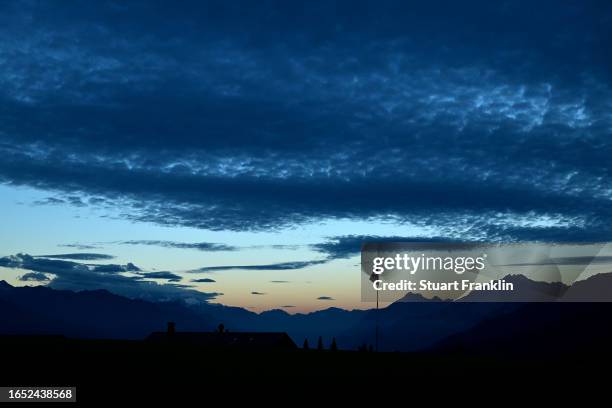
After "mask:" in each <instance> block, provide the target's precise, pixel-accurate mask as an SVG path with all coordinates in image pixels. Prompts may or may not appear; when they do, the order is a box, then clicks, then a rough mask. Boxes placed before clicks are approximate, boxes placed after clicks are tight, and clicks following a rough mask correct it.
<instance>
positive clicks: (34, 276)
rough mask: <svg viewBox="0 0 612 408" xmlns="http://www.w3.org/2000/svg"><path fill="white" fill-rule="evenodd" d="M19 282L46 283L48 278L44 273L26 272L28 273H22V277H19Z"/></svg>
mask: <svg viewBox="0 0 612 408" xmlns="http://www.w3.org/2000/svg"><path fill="white" fill-rule="evenodd" d="M19 280H20V281H23V282H30V281H36V282H44V281H48V280H49V277H48V276H47V275H45V274H44V273H40V272H28V273H24V274H23V275H21V276H20V277H19Z"/></svg>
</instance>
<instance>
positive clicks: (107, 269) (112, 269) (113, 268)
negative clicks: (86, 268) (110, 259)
mask: <svg viewBox="0 0 612 408" xmlns="http://www.w3.org/2000/svg"><path fill="white" fill-rule="evenodd" d="M92 267H93V271H94V272H102V273H119V272H138V271H140V268H139V267H137V266H136V265H134V264H133V263H131V262H128V263H127V264H126V265H116V264H107V265H92Z"/></svg>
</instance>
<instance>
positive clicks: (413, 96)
mask: <svg viewBox="0 0 612 408" xmlns="http://www.w3.org/2000/svg"><path fill="white" fill-rule="evenodd" d="M611 31H612V5H610V3H609V2H606V1H602V2H597V1H537V2H533V1H530V2H526V1H525V2H524V1H512V2H505V1H504V2H490V1H466V2H453V1H446V2H441V1H428V2H388V1H377V2H355V1H350V2H348V1H347V2H308V4H298V3H293V2H285V1H265V2H232V3H231V4H229V3H228V2H216V1H215V2H211V1H209V2H201V1H199V2H180V3H177V2H166V1H133V2H115V1H100V2H93V3H92V2H84V1H82V2H78V1H62V2H54V1H48V2H38V1H22V2H2V4H0V33H1V36H0V74H1V75H0V154H1V160H0V206H1V207H0V208H1V211H0V222H1V225H2V228H1V229H0V274H1V276H0V278H1V279H5V280H7V281H9V282H10V283H12V284H46V285H50V286H52V287H56V288H66V289H91V288H106V289H109V290H111V291H114V292H116V293H120V294H124V295H127V296H132V297H143V298H150V299H172V298H183V299H187V300H189V301H213V302H220V303H223V304H229V305H237V306H242V307H247V308H251V310H256V311H260V310H266V309H271V308H283V309H285V310H287V311H289V312H293V311H307V310H315V309H320V308H324V307H329V306H338V307H345V308H355V307H368V306H369V305H366V304H362V303H360V301H359V297H360V292H359V283H360V281H359V267H358V266H357V265H358V263H359V257H358V251H359V247H360V242H362V241H363V240H364V239H368V238H372V237H381V238H383V237H384V239H388V240H393V239H405V240H444V239H461V240H486V241H512V242H514V241H526V240H544V241H564V242H567V241H580V242H582V241H604V240H610V239H611V238H612V182H611V178H610V175H611V172H612V162H611V160H610V157H612V87H611V79H612V57H611V55H612V53H611V52H610V49H612V32H611ZM41 255H47V256H46V257H43V256H41ZM49 255H52V256H53V257H49ZM54 255H61V256H60V257H57V256H54Z"/></svg>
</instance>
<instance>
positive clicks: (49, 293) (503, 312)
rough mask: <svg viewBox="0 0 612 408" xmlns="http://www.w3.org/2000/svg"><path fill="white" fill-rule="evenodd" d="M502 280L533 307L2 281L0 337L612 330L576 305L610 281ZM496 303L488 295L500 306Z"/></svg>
mask: <svg viewBox="0 0 612 408" xmlns="http://www.w3.org/2000/svg"><path fill="white" fill-rule="evenodd" d="M505 279H506V280H507V281H509V282H512V283H514V284H515V289H516V294H517V298H513V300H515V299H520V300H532V301H534V302H535V303H523V302H488V301H487V300H492V298H487V297H486V296H487V293H488V292H473V293H472V294H470V295H468V296H466V297H465V298H463V299H461V300H460V301H454V302H453V301H441V300H439V299H438V300H435V299H434V300H427V301H418V300H421V299H420V297H419V296H420V295H414V294H410V295H407V296H406V297H404V298H403V299H402V300H401V301H398V302H395V303H393V304H391V305H389V306H388V307H386V308H381V309H380V310H378V311H377V310H373V309H370V310H352V311H348V310H344V309H339V308H333V307H332V308H328V309H324V310H320V311H315V312H311V313H297V314H293V315H291V314H288V313H286V312H285V311H282V310H270V311H266V312H263V313H260V314H257V313H253V312H251V311H248V310H245V309H242V308H239V307H229V306H223V305H218V304H208V303H203V304H199V305H188V304H185V303H180V302H157V303H153V302H149V301H143V300H134V299H128V298H125V297H122V296H118V295H115V294H112V293H110V292H108V291H106V290H94V291H80V292H72V291H66V290H55V289H51V288H48V287H44V286H37V287H12V286H11V285H9V284H8V283H6V282H4V281H0V334H39V335H43V334H46V335H64V336H67V337H75V338H125V339H143V338H145V337H146V336H148V335H149V334H150V333H152V332H154V331H159V330H161V329H163V328H164V327H165V326H166V323H167V322H168V321H173V322H176V324H177V326H178V327H180V328H181V330H185V331H211V330H213V329H214V328H215V327H217V325H218V324H219V323H224V324H225V326H226V327H227V328H229V329H230V330H232V331H244V332H286V333H288V334H289V336H290V337H291V338H292V339H293V341H294V342H295V343H297V344H302V343H303V342H304V340H305V339H308V342H309V343H310V344H316V342H317V340H318V338H319V336H321V337H323V339H325V340H326V341H331V339H332V338H336V340H337V344H338V346H339V348H341V349H356V348H358V347H359V346H361V345H362V344H374V343H375V341H376V336H375V327H376V326H377V325H378V328H379V330H378V332H379V349H380V350H382V351H422V350H429V349H432V348H436V349H438V348H441V349H452V348H453V347H455V348H456V347H463V346H462V344H468V343H469V344H470V345H471V348H477V346H476V345H477V344H487V342H488V341H489V340H490V341H492V342H493V343H494V342H499V343H500V344H501V343H503V342H505V341H506V340H507V339H517V338H520V336H526V338H529V336H530V335H535V334H534V333H536V331H538V330H540V329H539V328H542V327H549V328H551V330H553V328H554V327H557V328H559V327H563V324H569V326H567V327H568V329H567V330H574V329H572V327H574V328H575V327H579V326H580V327H585V330H587V329H588V330H587V331H586V334H589V333H600V332H601V330H599V329H598V328H597V324H598V322H599V324H605V325H607V326H610V327H612V325H609V324H608V319H609V317H608V316H609V313H608V312H609V311H612V310H610V305H612V303H610V304H601V303H600V304H594V306H592V305H586V306H585V305H581V304H580V303H576V302H578V301H580V300H581V299H582V300H584V299H589V298H591V297H592V296H594V299H596V300H605V299H608V297H607V295H608V294H609V291H610V290H609V288H610V287H611V286H612V285H611V283H612V273H607V274H600V275H596V276H593V277H591V278H589V279H586V280H584V281H579V282H576V283H574V285H573V286H571V287H569V288H568V287H567V286H566V285H563V284H560V283H546V282H535V281H532V280H530V279H528V278H526V277H524V276H517V275H514V276H508V277H506V278H505ZM498 295H499V293H489V296H495V297H496V298H495V299H497V296H498ZM555 296H560V297H559V299H558V301H556V302H549V303H546V302H541V300H543V299H554V298H555ZM503 299H509V298H503ZM468 300H472V301H468ZM602 311H605V313H604V312H602ZM589 313H591V315H588V314H589ZM577 316H579V318H580V319H579V320H577V319H578V317H577ZM555 322H557V323H555ZM559 322H566V323H563V324H561V323H559ZM555 324H556V325H557V326H555ZM560 324H561V326H559V325H560ZM551 325H552V326H551ZM572 325H573V326H572ZM589 325H593V327H592V328H591V327H590V326H589ZM532 329H533V330H532ZM540 331H541V330H540ZM530 333H531V334H530ZM538 336H539V334H538ZM487 339H489V340H487ZM517 344H520V341H517ZM483 347H484V346H483ZM517 347H518V346H517Z"/></svg>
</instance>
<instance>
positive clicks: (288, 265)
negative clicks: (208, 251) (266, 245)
mask: <svg viewBox="0 0 612 408" xmlns="http://www.w3.org/2000/svg"><path fill="white" fill-rule="evenodd" d="M328 261H329V260H328V259H320V260H314V261H294V262H279V263H274V264H262V265H219V266H204V267H202V268H199V269H196V270H193V271H190V272H192V273H197V272H220V271H230V270H243V271H287V270H295V269H304V268H307V267H309V266H314V265H321V264H324V263H326V262H328Z"/></svg>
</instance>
